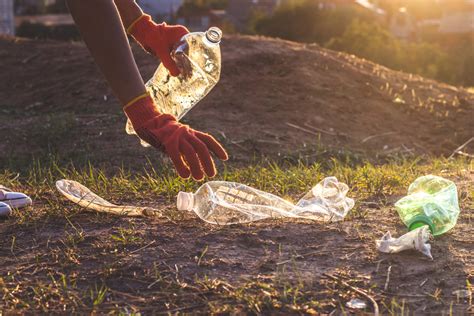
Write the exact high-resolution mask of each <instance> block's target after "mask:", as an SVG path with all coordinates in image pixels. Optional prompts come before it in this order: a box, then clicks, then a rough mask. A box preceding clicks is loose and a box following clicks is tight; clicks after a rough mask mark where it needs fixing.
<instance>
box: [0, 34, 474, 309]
mask: <svg viewBox="0 0 474 316" xmlns="http://www.w3.org/2000/svg"><path fill="white" fill-rule="evenodd" d="M222 49H223V72H222V78H221V81H220V82H219V84H218V85H217V86H216V88H215V89H214V90H213V91H212V93H211V94H210V95H209V96H208V97H207V98H206V99H205V100H204V101H203V102H202V103H200V104H199V105H198V106H197V107H196V108H195V109H193V111H192V112H190V114H189V116H188V117H186V118H185V122H187V123H189V124H190V125H192V126H193V127H195V128H198V129H202V130H205V131H208V132H210V133H212V134H213V135H215V136H216V137H217V138H219V140H221V141H222V142H223V143H224V144H225V146H226V147H227V149H228V150H229V152H230V154H231V157H232V159H231V161H230V162H229V166H237V167H238V166H241V165H245V164H248V163H251V162H253V161H255V160H260V159H262V158H263V159H264V160H268V161H279V160H287V161H290V162H292V161H297V159H301V158H303V159H306V160H307V161H309V162H312V161H324V160H328V159H330V158H333V157H338V156H339V155H341V156H342V157H344V155H354V156H356V157H362V158H361V159H368V160H371V161H376V162H377V161H381V160H383V159H384V157H389V156H391V155H400V156H402V157H418V156H421V155H423V156H425V157H426V156H430V155H433V156H437V155H444V156H449V155H450V154H451V153H452V152H453V151H454V150H455V149H456V148H457V147H458V146H459V145H461V144H463V143H464V142H466V141H467V140H468V139H470V137H472V136H474V124H473V117H474V116H473V114H474V94H473V93H471V92H469V91H468V90H466V89H464V88H460V87H453V86H450V85H446V84H443V83H439V82H436V81H432V80H427V79H424V78H421V77H419V76H416V75H410V74H405V73H401V72H395V71H392V70H390V69H387V68H385V67H382V66H380V65H376V64H373V63H371V62H368V61H365V60H362V59H359V58H356V57H354V56H350V55H347V54H343V53H337V52H334V51H329V50H326V49H323V48H320V47H319V46H317V45H303V44H297V43H292V42H288V41H282V40H277V39H269V38H262V37H250V36H237V35H235V36H228V37H226V38H225V39H224V41H223V43H222ZM134 52H135V54H136V57H137V62H138V64H139V67H140V70H141V72H142V74H143V76H144V77H145V78H148V77H150V76H151V74H152V73H153V71H154V69H155V68H156V61H155V60H154V59H153V58H151V57H150V56H148V55H146V54H145V53H144V52H142V51H141V50H140V49H138V48H137V47H134ZM0 68H1V71H0V120H1V124H0V135H2V141H0V168H1V169H0V171H2V169H5V170H6V169H7V168H8V169H11V170H12V171H15V172H16V171H17V170H24V169H23V168H25V166H27V165H28V164H30V162H31V161H32V158H38V159H40V160H41V161H43V160H45V159H47V158H48V157H50V156H56V155H57V156H58V157H60V159H61V161H71V160H72V161H74V163H75V164H76V165H79V166H80V165H81V163H84V164H85V163H87V162H89V161H90V162H92V163H93V164H94V165H95V166H99V165H100V166H104V169H107V167H118V166H124V167H125V168H126V169H132V170H133V169H141V168H142V166H143V165H144V164H145V163H146V162H147V160H148V159H150V156H151V159H152V160H153V159H155V158H154V152H153V151H152V150H150V149H144V148H142V147H140V146H139V145H138V141H137V140H136V139H135V138H134V137H132V136H127V135H126V134H125V132H124V126H125V118H124V115H123V113H122V111H121V107H120V105H119V103H118V102H117V100H116V99H115V98H114V96H113V95H112V92H111V91H110V90H109V88H108V87H107V85H106V83H105V82H104V80H103V79H102V77H101V75H100V74H99V72H98V71H97V69H96V67H95V65H94V63H93V61H92V60H91V58H90V56H89V54H88V52H87V49H86V48H85V46H84V45H83V44H81V43H76V42H71V43H69V42H52V41H34V40H26V39H12V38H3V39H0ZM463 152H464V153H466V154H472V153H473V152H474V142H473V143H471V144H470V145H468V146H466V147H465V148H464V149H463ZM147 156H148V157H147ZM156 159H158V158H156ZM153 161H154V160H153ZM4 166H5V167H4ZM109 169H112V170H114V169H113V168H109ZM26 170H28V169H26ZM456 175H462V176H459V178H458V179H457V180H458V181H457V184H458V186H459V192H460V197H461V199H464V200H465V201H467V200H469V199H470V198H469V196H472V187H473V183H474V173H473V172H472V170H461V171H459V172H458V173H456V174H453V175H451V178H453V177H456ZM45 185H48V186H51V187H52V185H53V184H45ZM20 188H23V189H25V190H26V192H30V191H32V190H33V189H36V188H31V187H28V184H27V183H26V184H24V186H23V187H20ZM20 188H19V189H20ZM41 190H43V189H41ZM35 197H37V199H36V200H35V206H34V208H33V210H30V212H34V213H35V215H31V218H29V217H28V216H29V215H25V218H22V217H19V218H18V217H15V220H11V219H7V220H2V221H0V239H1V240H0V261H1V264H0V269H1V271H0V291H3V293H2V292H0V296H2V295H3V298H4V300H5V302H8V305H4V306H2V303H1V302H0V311H1V309H2V308H6V309H12V306H21V307H23V308H25V309H27V308H28V306H30V305H25V304H31V306H36V307H37V308H40V309H41V310H42V311H43V312H44V311H48V310H49V308H53V309H54V311H56V312H58V313H61V312H63V313H66V311H67V312H70V311H76V312H90V311H91V310H93V308H94V306H95V302H96V301H97V302H99V301H100V302H99V303H98V304H97V305H98V306H99V305H100V309H98V310H99V311H100V312H104V313H105V312H107V311H108V309H111V310H112V309H113V310H115V311H116V310H117V308H119V310H120V311H121V312H122V313H124V314H130V313H131V312H133V311H141V312H142V313H145V314H148V313H150V314H151V313H152V311H154V312H156V310H160V311H162V312H164V313H171V314H174V313H187V312H189V313H209V312H213V311H218V312H223V313H235V312H236V311H237V312H238V311H239V310H240V311H242V312H243V313H253V314H260V313H264V314H265V313H277V314H278V313H281V314H288V313H290V312H292V313H301V314H310V313H313V314H314V313H316V311H317V312H320V313H326V314H329V313H331V315H338V314H344V313H345V312H357V311H355V310H348V309H347V308H346V307H345V302H347V301H348V300H350V299H351V298H354V297H358V298H360V299H363V300H364V301H366V303H367V304H368V307H367V309H366V310H365V311H366V313H372V312H373V306H372V304H371V302H370V300H369V299H368V298H367V297H365V296H364V295H361V294H357V293H355V292H354V289H350V288H348V287H347V286H346V285H344V284H343V283H341V282H340V281H345V282H347V283H349V284H350V285H351V286H352V287H357V288H359V289H364V292H365V293H366V294H368V295H369V296H371V297H372V298H374V299H375V300H376V301H377V302H378V305H379V308H380V310H381V311H382V312H383V313H384V314H404V313H405V314H406V313H409V314H415V315H420V314H425V315H432V314H449V313H451V314H453V315H463V314H466V315H467V314H470V313H473V312H474V311H473V309H472V299H466V298H464V297H458V296H457V295H456V294H453V293H456V292H455V291H457V290H460V289H464V288H466V287H469V286H470V285H469V284H466V282H469V283H470V284H472V282H474V279H473V275H474V270H473V267H474V256H473V254H474V246H473V245H474V243H473V242H474V240H473V238H474V237H473V236H474V234H473V233H474V231H473V228H472V227H473V222H472V221H473V218H472V214H473V209H472V203H471V202H469V203H471V204H469V205H470V206H469V205H468V206H466V209H464V210H463V212H462V213H461V216H460V219H459V223H458V225H457V226H456V229H454V230H452V232H450V233H449V234H446V235H443V236H441V237H439V238H437V239H436V241H435V242H433V243H432V245H433V250H432V253H433V257H434V258H435V260H434V261H431V260H429V259H428V258H426V257H423V256H422V255H420V254H419V253H416V252H407V253H402V254H394V255H385V254H381V253H378V252H377V251H376V250H375V245H374V240H375V239H377V238H379V237H381V236H382V235H383V234H384V233H385V232H386V231H387V230H391V231H392V233H393V235H395V236H398V235H401V234H402V233H405V232H406V228H405V227H404V226H403V225H402V224H401V223H400V220H399V219H398V217H397V216H395V215H394V210H393V207H392V205H393V203H394V202H395V201H396V200H397V199H398V198H400V197H401V195H391V196H383V198H381V199H380V200H370V199H369V200H361V201H358V203H359V204H358V207H359V209H360V212H361V213H364V216H360V217H358V216H354V217H353V218H351V219H350V220H348V221H344V222H341V223H333V224H318V223H311V222H304V221H262V222H258V223H253V224H248V225H236V226H230V227H216V226H212V225H207V224H204V223H203V222H202V221H200V220H198V219H197V218H195V217H194V216H193V215H192V214H185V215H181V216H179V217H176V214H174V215H173V217H172V218H171V219H153V220H150V219H140V218H138V219H133V218H117V217H113V216H106V215H100V214H95V213H86V212H84V211H83V210H81V209H80V208H78V207H74V206H71V204H67V212H64V213H67V214H68V215H63V216H61V215H51V214H61V212H62V210H63V209H66V206H65V205H66V204H65V203H66V202H65V201H64V200H63V199H61V198H60V197H59V196H58V195H57V193H56V192H55V191H54V190H53V189H50V190H45V191H41V193H40V194H38V195H35ZM51 201H54V203H52V202H51ZM129 202H131V201H129ZM140 203H142V204H146V205H150V206H156V207H159V208H165V209H169V210H172V209H174V207H173V205H172V204H171V203H170V201H169V200H168V199H167V198H164V197H163V198H161V199H156V198H153V199H151V198H150V197H148V196H146V195H145V196H144V198H143V200H142V201H140ZM466 203H467V202H466ZM58 205H59V206H58ZM55 208H59V210H56V211H55ZM52 209H54V210H53V211H51V210H52ZM38 214H49V215H45V216H39V218H38ZM331 277H335V278H336V279H332V278H331ZM101 284H103V285H104V286H106V287H107V291H105V290H104V293H105V294H104V295H103V297H102V296H101V295H102V294H101V293H102V292H103V291H102V288H101ZM91 286H92V287H91ZM93 286H95V288H94V287H93ZM84 295H86V296H90V300H86V299H84V298H83V296H84ZM76 296H77V297H76ZM99 298H100V299H99ZM28 302H29V303H28ZM52 302H54V307H52V305H51V304H52ZM86 302H89V304H86ZM262 302H264V303H262ZM302 302H304V304H303V303H302ZM15 304H17V305H15ZM282 304H283V305H285V306H284V308H283V307H282ZM91 306H92V307H91ZM262 306H263V307H265V308H264V309H262ZM62 307H63V309H62V310H61V308H62ZM0 313H1V312H0ZM359 313H361V312H359Z"/></svg>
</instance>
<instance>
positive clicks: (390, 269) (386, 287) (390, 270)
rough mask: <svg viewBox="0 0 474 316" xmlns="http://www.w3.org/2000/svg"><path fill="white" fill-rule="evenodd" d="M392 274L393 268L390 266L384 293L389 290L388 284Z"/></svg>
mask: <svg viewBox="0 0 474 316" xmlns="http://www.w3.org/2000/svg"><path fill="white" fill-rule="evenodd" d="M390 272H392V266H389V267H388V269H387V279H386V280H385V286H384V287H383V289H384V291H386V290H387V289H388V283H389V282H390Z"/></svg>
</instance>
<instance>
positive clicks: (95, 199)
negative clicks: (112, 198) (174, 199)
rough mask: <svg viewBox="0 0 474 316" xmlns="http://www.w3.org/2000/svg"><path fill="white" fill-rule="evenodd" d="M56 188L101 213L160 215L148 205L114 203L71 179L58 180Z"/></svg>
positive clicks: (77, 202) (74, 200) (71, 198)
mask: <svg viewBox="0 0 474 316" xmlns="http://www.w3.org/2000/svg"><path fill="white" fill-rule="evenodd" d="M56 188H57V189H58V190H59V192H61V194H63V195H64V196H65V197H66V198H68V199H69V200H71V201H72V202H74V203H76V204H79V205H80V206H82V207H84V208H85V209H90V210H94V211H97V212H102V213H111V214H115V215H120V216H160V215H161V213H160V211H159V210H156V209H153V208H149V207H138V206H128V205H127V206H122V205H115V204H112V203H110V202H109V201H106V200H104V199H103V198H101V197H100V196H98V195H97V194H95V193H94V192H92V191H91V190H89V189H88V188H87V187H85V186H83V185H82V184H80V183H79V182H76V181H72V180H59V181H57V182H56Z"/></svg>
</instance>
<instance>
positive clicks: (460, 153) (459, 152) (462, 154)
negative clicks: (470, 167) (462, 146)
mask: <svg viewBox="0 0 474 316" xmlns="http://www.w3.org/2000/svg"><path fill="white" fill-rule="evenodd" d="M456 154H458V155H459V156H464V157H468V158H474V155H471V154H468V153H465V152H464V151H458V152H457V153H456Z"/></svg>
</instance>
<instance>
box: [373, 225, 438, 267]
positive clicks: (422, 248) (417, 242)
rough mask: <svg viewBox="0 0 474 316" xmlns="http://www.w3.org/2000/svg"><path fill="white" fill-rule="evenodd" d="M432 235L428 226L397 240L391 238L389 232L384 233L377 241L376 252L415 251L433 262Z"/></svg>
mask: <svg viewBox="0 0 474 316" xmlns="http://www.w3.org/2000/svg"><path fill="white" fill-rule="evenodd" d="M430 239H432V235H431V232H430V229H429V227H428V226H422V227H419V228H417V229H414V230H412V231H411V232H408V233H406V234H405V235H403V236H400V237H399V238H393V237H392V234H390V232H389V231H388V232H386V233H385V235H383V237H382V239H379V240H377V241H376V242H375V243H376V245H377V250H378V251H380V252H385V253H398V252H400V251H403V250H409V249H415V250H418V251H419V252H421V253H422V254H424V255H425V256H427V257H429V258H430V259H431V260H433V257H432V256H431V245H430V244H429V241H430Z"/></svg>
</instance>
